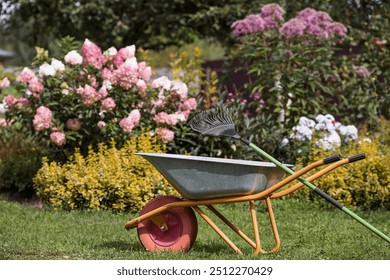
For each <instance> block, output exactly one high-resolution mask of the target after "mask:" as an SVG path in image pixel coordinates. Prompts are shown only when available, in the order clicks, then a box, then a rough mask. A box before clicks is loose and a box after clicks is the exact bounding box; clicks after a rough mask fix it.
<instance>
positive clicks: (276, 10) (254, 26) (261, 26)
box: [231, 3, 284, 36]
mask: <svg viewBox="0 0 390 280" xmlns="http://www.w3.org/2000/svg"><path fill="white" fill-rule="evenodd" d="M283 14H284V10H283V8H282V7H280V6H279V5H278V4H275V3H271V4H267V5H265V6H264V7H263V8H262V9H261V12H260V14H255V15H249V16H247V17H246V18H244V19H242V20H238V21H235V22H234V23H233V24H232V26H231V28H232V33H233V35H235V36H241V35H245V34H248V33H257V32H262V31H264V30H266V29H271V28H274V27H277V26H279V24H280V23H281V22H283V21H284V19H283Z"/></svg>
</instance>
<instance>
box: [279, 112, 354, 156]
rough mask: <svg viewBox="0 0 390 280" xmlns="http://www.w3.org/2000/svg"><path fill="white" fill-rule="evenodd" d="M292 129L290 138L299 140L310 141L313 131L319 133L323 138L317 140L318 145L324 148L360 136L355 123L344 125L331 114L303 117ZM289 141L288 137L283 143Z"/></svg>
mask: <svg viewBox="0 0 390 280" xmlns="http://www.w3.org/2000/svg"><path fill="white" fill-rule="evenodd" d="M292 130H293V133H292V135H291V136H290V139H295V140H298V141H310V140H311V139H312V135H313V133H318V134H319V135H320V137H321V139H319V140H317V141H316V145H317V146H318V147H320V148H322V149H324V150H331V149H332V148H337V147H340V145H341V142H342V139H343V140H344V142H349V141H353V140H356V139H357V138H358V130H357V128H356V127H355V126H354V125H347V126H345V125H342V124H341V123H339V122H337V121H336V120H335V118H334V117H333V116H332V115H330V114H327V115H318V116H317V117H316V118H315V120H311V119H309V118H306V117H301V118H300V119H299V122H298V125H296V126H294V127H293V129H292ZM288 142H289V141H288V139H283V141H282V144H281V145H282V146H285V145H287V143H288Z"/></svg>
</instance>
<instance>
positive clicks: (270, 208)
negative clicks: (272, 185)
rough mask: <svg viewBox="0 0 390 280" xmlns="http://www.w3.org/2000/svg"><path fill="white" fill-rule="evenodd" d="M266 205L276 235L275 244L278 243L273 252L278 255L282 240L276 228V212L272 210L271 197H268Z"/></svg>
mask: <svg viewBox="0 0 390 280" xmlns="http://www.w3.org/2000/svg"><path fill="white" fill-rule="evenodd" d="M265 203H266V204H267V210H268V215H269V219H270V222H271V226H272V232H273V234H274V238H275V243H276V245H275V247H274V248H273V249H272V251H271V252H272V253H276V252H277V251H279V248H280V238H279V233H278V228H277V227H276V221H275V216H274V212H273V210H272V205H271V199H270V197H269V196H267V197H266V199H265Z"/></svg>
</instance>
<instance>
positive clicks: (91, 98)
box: [77, 85, 108, 106]
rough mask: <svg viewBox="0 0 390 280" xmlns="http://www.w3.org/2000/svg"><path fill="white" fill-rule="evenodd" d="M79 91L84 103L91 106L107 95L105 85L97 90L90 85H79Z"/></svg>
mask: <svg viewBox="0 0 390 280" xmlns="http://www.w3.org/2000/svg"><path fill="white" fill-rule="evenodd" d="M77 93H79V94H80V96H81V99H82V100H83V103H84V104H85V105H86V106H91V105H92V104H94V103H96V102H98V101H99V100H102V99H104V98H106V97H107V94H108V92H107V89H106V88H105V87H104V86H103V87H101V88H100V89H99V90H96V89H95V88H94V87H92V86H90V85H85V86H84V87H79V88H78V89H77Z"/></svg>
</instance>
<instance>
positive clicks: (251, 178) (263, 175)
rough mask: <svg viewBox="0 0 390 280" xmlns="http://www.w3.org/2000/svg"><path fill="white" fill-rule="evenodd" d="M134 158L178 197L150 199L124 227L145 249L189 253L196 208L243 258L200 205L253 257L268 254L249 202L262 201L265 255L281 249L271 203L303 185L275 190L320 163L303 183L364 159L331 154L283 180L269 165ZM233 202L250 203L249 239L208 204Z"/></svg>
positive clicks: (172, 157)
mask: <svg viewBox="0 0 390 280" xmlns="http://www.w3.org/2000/svg"><path fill="white" fill-rule="evenodd" d="M138 155H140V156H142V157H144V158H145V159H146V160H148V161H149V162H150V163H151V164H152V165H153V166H154V167H155V168H156V169H157V170H158V171H159V172H160V173H161V174H162V175H163V176H164V177H165V178H166V179H167V180H168V182H169V183H170V184H171V185H172V186H173V187H174V188H175V189H176V190H177V192H178V193H179V194H180V195H181V198H178V197H173V196H160V197H157V198H155V199H153V200H151V201H150V202H148V203H147V204H146V205H145V207H144V208H143V209H142V211H141V213H140V216H138V217H137V218H135V219H133V220H131V221H129V222H127V223H126V225H125V228H126V229H130V228H135V227H137V230H138V237H139V240H140V242H141V243H142V245H143V246H144V247H145V249H147V250H149V251H179V252H182V251H188V250H190V249H191V247H192V245H193V244H194V242H195V240H196V237H197V220H196V216H195V214H194V211H193V210H195V211H196V212H197V213H198V214H199V216H200V217H201V218H203V219H204V220H205V221H206V222H207V223H208V224H209V225H210V226H211V228H213V229H214V230H215V231H216V233H217V234H219V236H220V237H221V238H222V239H223V240H224V241H225V242H226V243H227V244H228V245H229V246H230V247H231V248H232V249H233V250H234V251H235V252H237V253H239V254H242V252H241V250H240V249H239V248H238V247H237V246H236V245H235V244H234V243H233V242H232V241H231V240H230V239H229V238H228V237H227V236H226V235H225V233H224V232H222V230H221V229H219V228H218V226H217V225H216V224H215V223H214V222H213V221H212V220H211V219H210V218H209V217H208V216H207V215H206V214H205V213H204V211H203V210H202V209H201V208H200V207H201V206H206V207H207V208H208V209H209V210H211V211H212V212H213V213H214V214H215V215H216V216H217V217H218V218H219V219H221V220H222V221H223V222H224V223H225V224H226V225H228V226H229V227H230V228H231V229H232V230H233V231H234V232H235V233H236V234H238V235H239V236H240V237H241V238H242V239H243V240H245V241H246V242H247V243H248V244H249V245H250V246H252V247H253V248H254V254H259V253H267V252H266V251H264V250H263V249H262V247H261V244H260V237H259V230H258V222H257V218H256V211H255V203H254V202H255V201H257V200H263V201H265V203H266V205H267V211H268V215H269V218H270V223H271V227H272V231H273V235H274V239H275V246H274V248H273V249H272V250H271V251H270V252H277V251H278V250H279V248H280V239H279V234H278V230H277V226H276V221H275V218H274V214H273V211H272V206H271V199H273V198H279V197H282V196H285V195H287V194H290V193H292V192H293V191H295V190H298V189H299V188H301V187H302V186H303V184H302V183H297V184H295V185H293V186H290V187H289V188H287V189H284V190H280V189H281V188H282V187H284V186H286V185H287V184H288V183H290V182H291V181H293V180H295V179H297V178H298V177H299V176H301V175H302V174H305V173H306V172H308V171H310V170H312V169H313V168H316V167H319V166H321V165H324V164H329V163H333V164H331V165H330V166H328V167H327V168H325V169H323V170H321V171H319V172H317V173H315V174H314V175H312V176H310V177H308V178H307V180H308V181H313V180H315V179H316V178H318V177H320V176H322V175H324V174H326V173H328V172H330V171H331V170H333V169H335V168H337V167H338V166H341V165H343V164H346V163H349V162H352V161H355V160H359V159H362V158H363V157H361V156H359V157H350V158H347V159H341V156H340V155H334V156H331V157H328V158H326V159H324V160H319V161H317V162H315V163H312V164H310V165H308V166H306V167H305V168H303V169H302V170H300V171H298V172H296V173H294V174H293V175H290V176H288V177H286V178H284V179H283V180H282V178H283V175H284V172H283V170H280V169H278V168H277V167H276V166H275V165H274V164H273V163H267V162H259V161H247V160H232V159H220V158H208V157H198V156H184V155H171V154H151V153H139V154H138ZM278 190H279V191H278ZM237 202H249V212H250V216H251V220H252V226H253V235H254V239H255V240H254V241H253V240H252V239H251V238H249V237H248V236H247V235H246V234H245V233H243V232H242V231H241V230H240V229H238V228H237V227H236V226H235V225H234V224H233V223H231V222H230V221H229V220H228V219H227V218H226V217H225V216H223V215H222V214H221V213H220V212H219V211H218V210H217V209H215V207H214V206H213V205H217V204H224V203H237Z"/></svg>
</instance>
